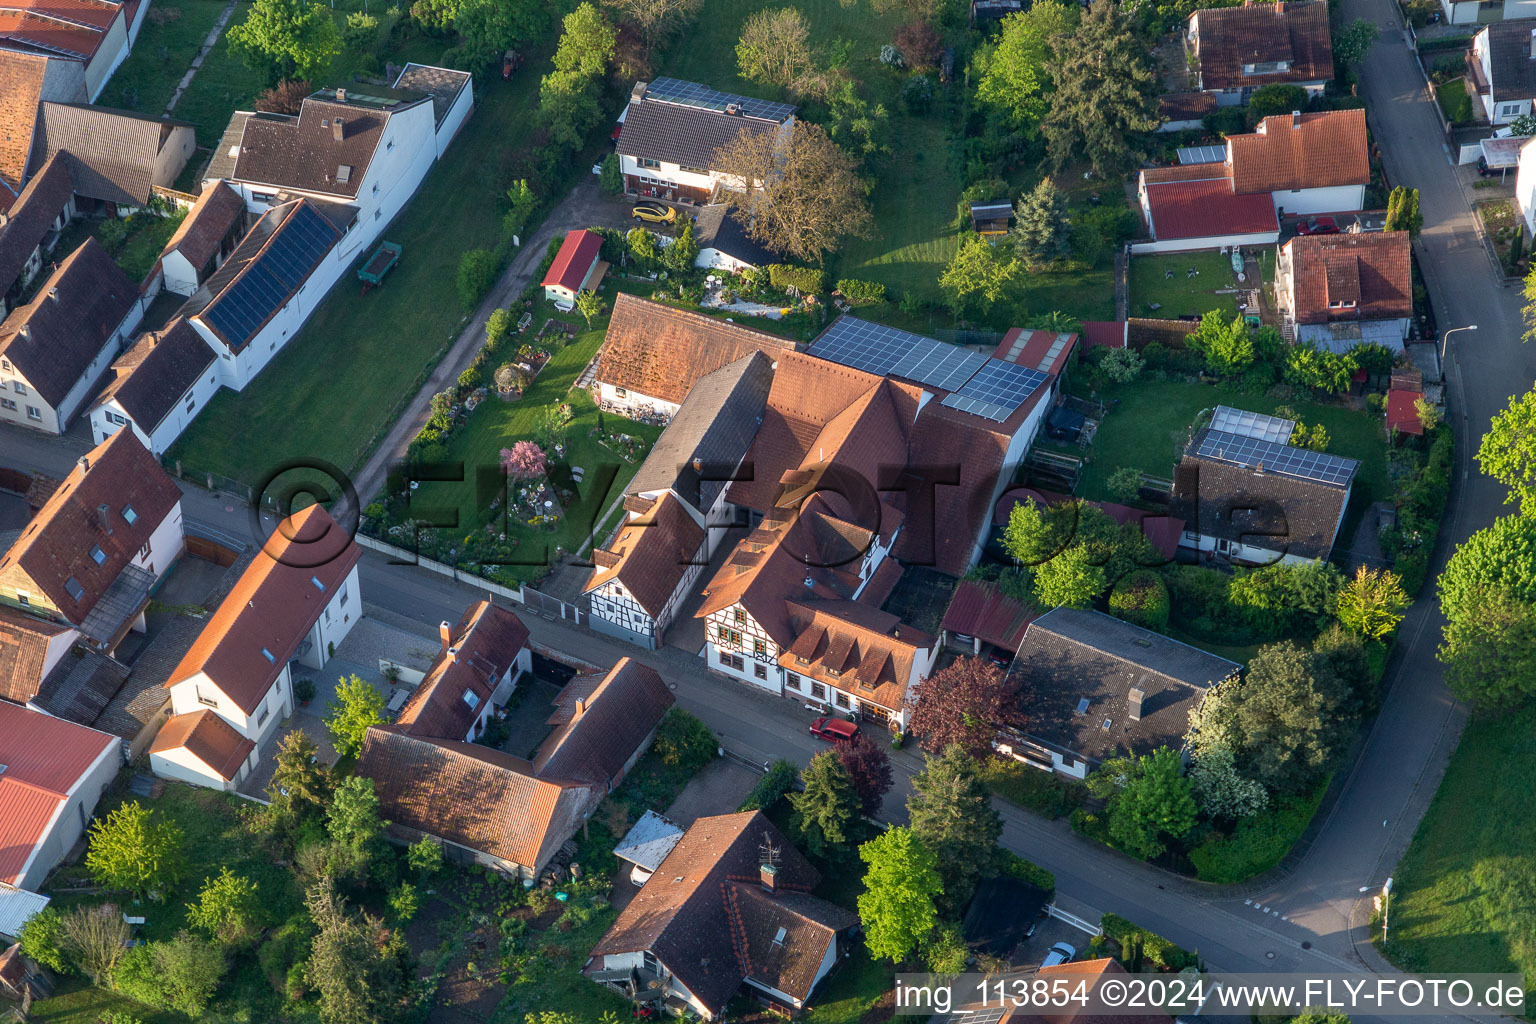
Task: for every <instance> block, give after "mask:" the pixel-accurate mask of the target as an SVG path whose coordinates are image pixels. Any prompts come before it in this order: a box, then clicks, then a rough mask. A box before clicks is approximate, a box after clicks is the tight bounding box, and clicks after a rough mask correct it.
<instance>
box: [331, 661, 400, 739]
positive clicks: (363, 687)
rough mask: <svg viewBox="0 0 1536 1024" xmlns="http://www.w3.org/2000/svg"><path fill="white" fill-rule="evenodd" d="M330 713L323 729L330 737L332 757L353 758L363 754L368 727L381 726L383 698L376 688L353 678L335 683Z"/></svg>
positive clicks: (349, 677) (364, 681)
mask: <svg viewBox="0 0 1536 1024" xmlns="http://www.w3.org/2000/svg"><path fill="white" fill-rule="evenodd" d="M330 709H331V713H330V714H329V715H327V716H326V719H325V728H326V730H327V731H328V732H330V734H331V742H332V744H333V745H334V746H335V747H336V753H338V754H340V755H341V756H342V757H353V756H355V755H357V754H360V753H362V751H363V737H365V736H367V735H368V727H369V726H371V725H383V724H384V723H385V722H386V721H387V719H386V718H385V717H384V695H383V694H382V693H380V692H379V690H378V687H376V686H374V685H373V684H372V683H370V682H368V681H367V680H366V679H363V678H361V677H359V676H356V675H351V676H348V677H347V678H345V679H342V680H339V681H338V682H337V683H336V699H335V700H333V701H331V702H330Z"/></svg>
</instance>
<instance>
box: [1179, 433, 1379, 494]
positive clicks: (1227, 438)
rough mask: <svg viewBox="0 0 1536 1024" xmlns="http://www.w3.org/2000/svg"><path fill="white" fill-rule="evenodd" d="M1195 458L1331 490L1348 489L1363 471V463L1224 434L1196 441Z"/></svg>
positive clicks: (1238, 435) (1239, 435)
mask: <svg viewBox="0 0 1536 1024" xmlns="http://www.w3.org/2000/svg"><path fill="white" fill-rule="evenodd" d="M1194 454H1195V455H1196V456H1197V457H1199V458H1202V459H1214V460H1216V461H1218V462H1226V463H1230V464H1232V465H1234V466H1242V467H1244V468H1246V469H1260V468H1262V469H1263V471H1264V472H1266V473H1280V474H1283V475H1284V476H1289V477H1294V478H1295V479H1297V480H1306V481H1309V482H1311V483H1317V484H1326V485H1327V486H1330V487H1344V486H1347V485H1348V484H1349V482H1350V481H1351V480H1353V479H1354V476H1355V471H1356V470H1357V469H1359V468H1360V463H1359V462H1357V461H1356V460H1354V459H1346V458H1343V457H1342V456H1339V455H1328V454H1326V453H1324V452H1313V451H1308V450H1307V449H1305V448H1293V447H1291V446H1290V445H1288V444H1276V443H1275V442H1273V441H1263V440H1260V439H1259V438H1256V437H1244V436H1243V435H1241V434H1232V433H1228V432H1227V431H1224V430H1211V429H1207V430H1205V431H1203V432H1202V433H1201V434H1200V436H1199V437H1198V438H1197V439H1196V441H1195V452H1194Z"/></svg>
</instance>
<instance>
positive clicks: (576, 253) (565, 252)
mask: <svg viewBox="0 0 1536 1024" xmlns="http://www.w3.org/2000/svg"><path fill="white" fill-rule="evenodd" d="M602 248H603V236H602V235H599V234H597V233H596V232H595V231H585V230H577V231H571V232H568V233H567V234H566V236H565V242H564V243H562V244H561V246H560V251H559V252H558V253H556V254H555V262H553V263H551V264H550V265H549V273H547V274H545V275H544V280H543V281H542V282H541V284H542V286H543V288H544V297H545V298H546V299H549V300H550V301H551V302H561V303H573V302H575V301H576V293H577V292H579V291H582V290H583V289H587V288H593V289H595V288H596V287H597V284H598V282H599V281H601V280H602V279H603V275H604V274H605V273H607V271H608V264H606V263H604V262H603V261H602V260H600V259H598V258H597V254H598V252H599V251H601V249H602Z"/></svg>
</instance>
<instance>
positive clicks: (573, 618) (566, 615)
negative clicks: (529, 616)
mask: <svg viewBox="0 0 1536 1024" xmlns="http://www.w3.org/2000/svg"><path fill="white" fill-rule="evenodd" d="M523 607H525V608H527V609H528V610H529V611H530V612H532V613H533V614H535V615H537V616H539V617H540V618H543V619H548V620H549V621H551V622H553V621H555V620H556V619H564V620H565V621H567V622H574V623H576V624H577V625H581V624H582V615H581V609H580V608H578V607H576V606H575V605H573V604H567V603H566V602H564V601H562V600H560V599H559V598H556V597H550V596H549V595H548V594H541V593H539V592H538V591H537V590H534V589H533V588H532V587H528V586H525V587H523Z"/></svg>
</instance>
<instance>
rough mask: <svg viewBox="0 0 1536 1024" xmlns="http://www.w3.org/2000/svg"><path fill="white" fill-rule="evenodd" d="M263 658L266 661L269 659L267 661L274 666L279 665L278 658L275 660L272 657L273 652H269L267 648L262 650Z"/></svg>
mask: <svg viewBox="0 0 1536 1024" xmlns="http://www.w3.org/2000/svg"><path fill="white" fill-rule="evenodd" d="M261 656H262V657H263V658H266V659H267V660H268V661H270V662H271V663H272V664H274V665H276V664H277V659H276V658H274V657H273V656H272V652H271V651H269V650H267V649H266V648H265V647H263V648H262V649H261Z"/></svg>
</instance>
